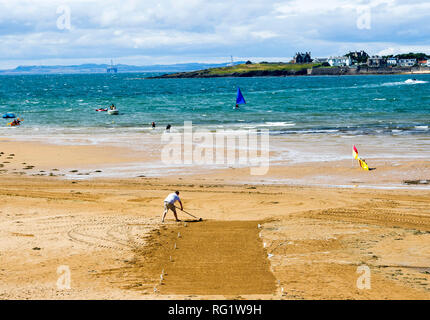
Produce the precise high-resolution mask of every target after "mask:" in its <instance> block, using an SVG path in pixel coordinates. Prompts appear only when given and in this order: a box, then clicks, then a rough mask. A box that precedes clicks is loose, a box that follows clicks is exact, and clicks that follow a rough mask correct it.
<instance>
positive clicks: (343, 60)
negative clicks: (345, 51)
mask: <svg viewBox="0 0 430 320" xmlns="http://www.w3.org/2000/svg"><path fill="white" fill-rule="evenodd" d="M328 63H329V64H330V66H332V67H349V66H350V65H351V64H352V61H351V58H349V57H345V56H343V57H330V58H329V59H328Z"/></svg>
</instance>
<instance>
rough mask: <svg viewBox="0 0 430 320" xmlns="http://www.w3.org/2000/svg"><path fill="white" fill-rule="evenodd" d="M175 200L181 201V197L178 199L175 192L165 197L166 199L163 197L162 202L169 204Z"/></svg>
mask: <svg viewBox="0 0 430 320" xmlns="http://www.w3.org/2000/svg"><path fill="white" fill-rule="evenodd" d="M176 201H181V199H179V196H178V195H177V194H176V193H171V194H169V195H168V196H167V197H166V199H164V202H167V203H170V204H174V203H175V202H176Z"/></svg>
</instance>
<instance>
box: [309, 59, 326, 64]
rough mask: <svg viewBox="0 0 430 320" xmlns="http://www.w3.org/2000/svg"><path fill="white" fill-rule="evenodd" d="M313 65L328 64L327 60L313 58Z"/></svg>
mask: <svg viewBox="0 0 430 320" xmlns="http://www.w3.org/2000/svg"><path fill="white" fill-rule="evenodd" d="M312 62H313V63H328V58H315V59H314V60H313V61H312Z"/></svg>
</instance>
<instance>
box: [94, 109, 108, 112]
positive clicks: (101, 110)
mask: <svg viewBox="0 0 430 320" xmlns="http://www.w3.org/2000/svg"><path fill="white" fill-rule="evenodd" d="M96 111H97V112H103V111H108V109H107V108H104V109H103V108H100V109H96Z"/></svg>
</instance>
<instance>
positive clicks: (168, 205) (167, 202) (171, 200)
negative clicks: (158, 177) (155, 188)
mask: <svg viewBox="0 0 430 320" xmlns="http://www.w3.org/2000/svg"><path fill="white" fill-rule="evenodd" d="M176 201H178V202H179V204H180V205H181V210H184V206H183V205H182V201H181V199H180V198H179V191H175V192H174V193H171V194H169V195H168V196H167V197H166V199H164V212H163V218H162V219H161V222H164V218H166V214H167V211H169V209H170V210H172V211H173V214H174V215H175V219H176V221H177V222H179V221H181V220H179V219H178V215H177V214H176V207H175V202H176Z"/></svg>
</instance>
